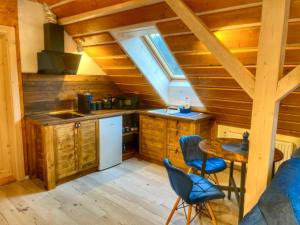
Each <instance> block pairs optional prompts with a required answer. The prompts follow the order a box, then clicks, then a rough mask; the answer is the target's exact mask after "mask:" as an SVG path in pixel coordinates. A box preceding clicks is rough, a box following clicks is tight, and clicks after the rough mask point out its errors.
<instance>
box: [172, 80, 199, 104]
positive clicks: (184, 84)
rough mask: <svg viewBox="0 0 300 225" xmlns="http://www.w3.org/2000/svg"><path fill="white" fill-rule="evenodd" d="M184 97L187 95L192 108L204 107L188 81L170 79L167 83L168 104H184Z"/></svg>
mask: <svg viewBox="0 0 300 225" xmlns="http://www.w3.org/2000/svg"><path fill="white" fill-rule="evenodd" d="M186 97H189V99H190V103H191V106H192V107H193V108H200V109H204V105H203V103H202V102H201V101H200V100H199V98H198V96H197V95H196V93H195V91H194V90H193V88H192V87H191V85H190V83H189V82H188V81H171V82H170V84H169V102H168V104H169V105H176V106H181V105H184V103H185V98H186Z"/></svg>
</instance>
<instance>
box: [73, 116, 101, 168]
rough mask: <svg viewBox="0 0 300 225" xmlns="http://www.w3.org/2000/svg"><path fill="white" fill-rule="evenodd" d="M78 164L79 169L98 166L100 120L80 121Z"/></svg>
mask: <svg viewBox="0 0 300 225" xmlns="http://www.w3.org/2000/svg"><path fill="white" fill-rule="evenodd" d="M78 163H79V164H78V165H79V170H80V171H83V170H87V169H90V168H95V167H97V166H98V121H97V120H90V121H84V122H80V128H79V129H78Z"/></svg>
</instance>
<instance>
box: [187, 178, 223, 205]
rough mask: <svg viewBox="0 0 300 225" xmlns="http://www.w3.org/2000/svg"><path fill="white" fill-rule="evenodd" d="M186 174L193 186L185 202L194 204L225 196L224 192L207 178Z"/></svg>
mask: <svg viewBox="0 0 300 225" xmlns="http://www.w3.org/2000/svg"><path fill="white" fill-rule="evenodd" d="M188 176H189V177H190V178H191V179H192V181H193V187H192V191H191V193H190V196H189V199H188V200H187V203H189V204H196V203H200V202H204V201H209V200H212V199H220V198H224V197H225V195H224V193H223V192H222V191H221V190H220V189H219V188H218V187H216V186H215V185H213V184H212V183H210V182H209V181H208V180H207V179H205V178H203V177H201V176H198V175H195V174H188Z"/></svg>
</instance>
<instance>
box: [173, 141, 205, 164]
mask: <svg viewBox="0 0 300 225" xmlns="http://www.w3.org/2000/svg"><path fill="white" fill-rule="evenodd" d="M202 140H203V138H202V137H200V136H199V135H190V136H181V137H180V139H179V143H180V146H181V151H182V154H183V159H184V161H185V162H186V163H187V162H189V161H191V160H197V159H200V160H202V159H203V153H202V151H201V150H200V149H199V143H200V141H202Z"/></svg>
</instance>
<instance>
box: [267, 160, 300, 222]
mask: <svg viewBox="0 0 300 225" xmlns="http://www.w3.org/2000/svg"><path fill="white" fill-rule="evenodd" d="M299 190H300V160H299V158H293V159H290V160H288V161H286V162H284V163H283V164H281V166H280V168H279V169H278V171H277V173H276V175H275V177H274V179H273V180H272V182H271V184H270V186H269V187H268V189H267V191H266V193H265V194H267V193H268V192H270V193H272V192H273V193H276V192H280V193H282V194H284V195H285V196H286V197H287V198H288V199H289V201H290V204H291V206H292V209H293V212H294V216H295V218H296V220H297V221H298V223H299V224H300V195H299ZM274 213H275V212H274Z"/></svg>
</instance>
